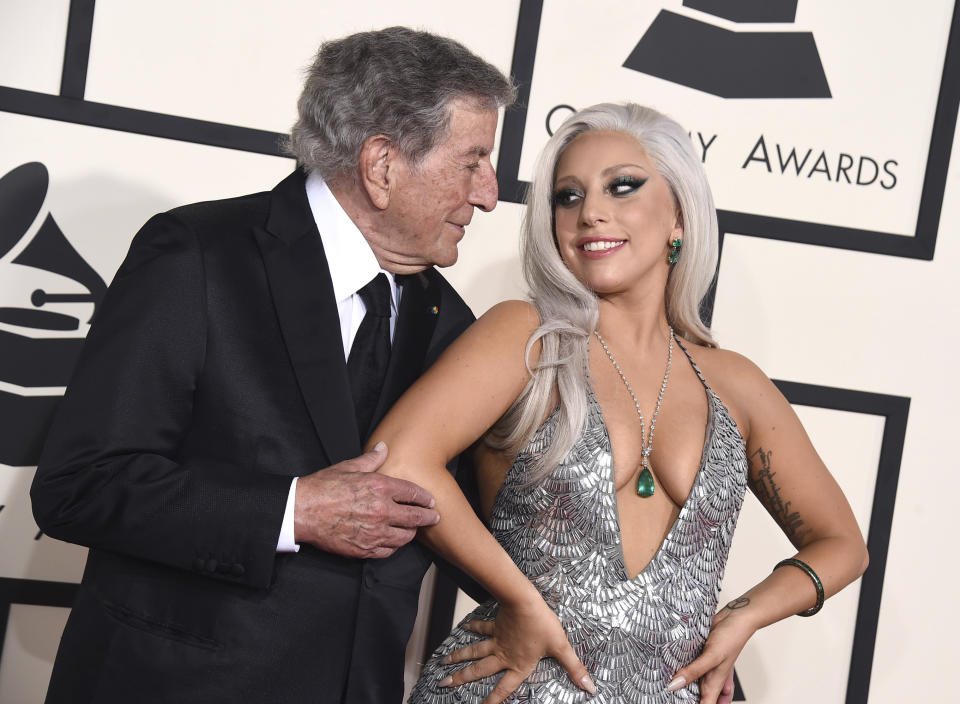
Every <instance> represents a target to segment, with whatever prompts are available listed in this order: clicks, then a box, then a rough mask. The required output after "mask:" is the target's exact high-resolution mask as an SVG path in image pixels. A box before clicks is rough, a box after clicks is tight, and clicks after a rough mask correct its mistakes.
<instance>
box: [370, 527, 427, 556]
mask: <svg viewBox="0 0 960 704" xmlns="http://www.w3.org/2000/svg"><path fill="white" fill-rule="evenodd" d="M416 537H417V531H416V529H414V528H389V529H387V530H385V531H384V532H383V536H382V537H381V538H380V544H379V545H377V547H378V548H389V549H390V550H391V551H392V550H396V549H397V548H399V547H401V546H403V545H406V544H407V543H409V542H410V541H411V540H413V539H414V538H416Z"/></svg>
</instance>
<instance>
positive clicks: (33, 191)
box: [0, 162, 107, 466]
mask: <svg viewBox="0 0 960 704" xmlns="http://www.w3.org/2000/svg"><path fill="white" fill-rule="evenodd" d="M48 183H49V178H48V175H47V169H46V167H45V166H44V165H43V164H41V163H39V162H30V163H28V164H23V165H21V166H18V167H17V168H15V169H14V170H13V171H11V172H9V173H8V174H6V175H5V176H3V177H2V178H0V282H2V285H0V297H2V298H0V419H2V422H0V463H2V464H6V465H13V466H29V465H34V464H36V463H37V460H38V459H39V457H40V450H41V448H42V446H43V438H44V435H45V434H46V431H47V428H48V427H49V425H50V421H51V419H52V417H53V412H54V410H55V409H56V406H57V403H59V401H60V398H61V396H62V395H63V387H65V386H66V384H67V381H68V380H69V378H70V374H71V372H72V371H73V367H74V364H75V363H76V360H77V356H78V355H79V352H80V348H81V346H82V345H83V340H84V337H85V336H86V331H87V329H88V327H89V322H90V320H91V318H92V317H93V314H94V312H95V311H96V308H97V306H98V305H99V303H100V300H101V299H102V298H103V294H104V293H105V292H106V289H107V286H106V284H105V283H104V281H103V279H102V278H100V275H99V274H97V272H96V271H94V270H93V268H92V267H91V266H90V265H89V264H87V262H86V261H84V259H83V257H81V256H80V255H79V254H78V253H77V251H76V250H75V249H74V248H73V246H72V245H71V244H70V242H69V241H68V240H67V238H66V237H65V236H64V234H63V232H62V231H61V230H60V227H59V226H58V225H57V223H56V221H55V220H54V218H53V215H52V214H51V213H50V212H49V207H48V204H47V203H46V200H47V198H46V196H47V186H48Z"/></svg>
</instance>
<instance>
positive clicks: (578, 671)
mask: <svg viewBox="0 0 960 704" xmlns="http://www.w3.org/2000/svg"><path fill="white" fill-rule="evenodd" d="M551 655H552V656H553V657H554V658H556V660H557V662H559V663H560V665H561V666H562V667H563V669H564V670H566V671H567V674H568V675H570V679H571V680H573V683H574V684H575V685H577V686H578V687H579V688H580V689H582V690H584V691H585V692H589V693H590V694H596V693H597V686H596V685H595V684H594V683H593V680H592V679H591V678H590V674H589V673H588V672H587V668H586V667H584V664H583V663H582V662H580V658H578V657H577V654H576V653H575V652H574V650H573V647H572V646H571V645H570V641H568V640H566V639H564V641H563V645H562V646H561V647H560V650H559V652H554V653H551Z"/></svg>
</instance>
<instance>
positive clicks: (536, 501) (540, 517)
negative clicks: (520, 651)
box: [409, 345, 747, 704]
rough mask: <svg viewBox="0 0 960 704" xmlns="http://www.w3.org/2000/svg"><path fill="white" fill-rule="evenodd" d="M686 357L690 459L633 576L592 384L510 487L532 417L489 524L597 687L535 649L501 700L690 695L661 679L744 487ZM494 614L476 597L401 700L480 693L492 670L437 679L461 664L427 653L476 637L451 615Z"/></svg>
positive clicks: (741, 453)
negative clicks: (536, 476) (568, 434)
mask: <svg viewBox="0 0 960 704" xmlns="http://www.w3.org/2000/svg"><path fill="white" fill-rule="evenodd" d="M681 349H683V351H684V352H686V349H684V348H683V347H682V345H681ZM687 357H688V358H689V353H688V354H687ZM690 363H691V364H693V368H694V370H695V371H696V373H697V376H699V377H700V380H701V381H702V382H703V385H704V388H705V389H706V394H707V401H708V409H709V413H708V427H707V432H706V437H705V442H704V448H703V455H702V457H701V461H700V469H699V471H698V473H697V475H696V478H695V479H694V483H693V487H692V489H691V491H690V495H689V497H688V498H687V501H686V503H685V504H684V506H683V508H682V509H681V510H680V513H679V515H678V516H677V519H676V522H675V523H674V525H673V527H672V528H671V529H670V531H669V533H668V534H667V537H666V538H665V539H664V541H663V543H662V544H661V546H660V548H659V550H658V552H657V553H656V554H655V555H654V557H653V559H652V560H651V561H650V563H649V564H648V565H647V566H646V567H645V568H644V569H643V571H642V572H641V573H640V574H638V575H637V576H636V577H635V578H633V579H630V578H629V577H628V576H627V571H626V567H625V565H624V561H623V549H622V546H621V543H620V522H619V517H618V513H617V500H616V492H615V486H614V479H613V463H612V459H613V458H612V454H611V449H610V438H609V435H608V433H607V428H606V425H605V424H604V421H603V416H602V413H601V410H600V406H599V405H598V404H597V402H596V399H595V398H594V397H593V394H592V392H591V393H590V406H589V412H588V417H587V421H586V423H585V425H584V429H583V431H582V433H581V435H580V437H579V438H578V439H577V442H576V444H575V445H574V447H573V448H572V449H571V450H570V453H569V454H568V455H567V457H566V459H565V460H564V461H563V462H562V463H561V464H560V465H559V466H557V467H556V469H555V470H554V471H553V472H551V473H550V474H549V475H548V476H547V477H546V478H545V479H544V480H543V481H542V482H540V483H539V484H537V485H536V486H533V487H526V488H525V487H523V485H522V480H523V477H524V475H525V473H526V471H527V468H528V466H529V465H530V464H531V462H532V461H533V460H534V458H536V457H537V456H538V455H540V454H541V453H542V452H543V451H544V450H545V448H546V447H548V446H549V444H550V442H551V441H552V438H553V434H554V430H555V416H551V417H550V418H548V419H547V420H546V421H544V423H543V425H541V426H540V428H539V429H538V430H537V432H536V434H535V436H534V438H533V440H531V442H530V443H529V445H528V446H527V447H526V448H524V450H523V451H522V452H520V453H519V454H518V456H517V459H516V461H515V462H514V464H513V466H512V467H511V468H510V470H509V471H508V472H507V476H506V479H505V480H504V484H503V486H502V487H501V489H500V491H499V493H498V495H497V498H496V500H495V502H494V506H493V511H492V514H491V520H490V526H491V530H492V532H493V534H494V535H495V536H496V538H497V540H498V541H499V542H500V544H501V545H502V546H503V548H504V549H505V550H506V551H507V552H508V553H509V555H510V556H511V558H512V559H513V561H514V562H515V563H516V564H517V565H518V566H519V567H520V569H521V570H523V572H524V573H525V574H526V575H527V576H528V577H529V578H530V580H531V582H533V583H534V584H535V585H536V587H537V589H539V591H540V593H541V594H542V595H543V597H544V599H545V600H546V602H547V603H548V604H549V605H550V606H551V608H553V610H554V611H555V612H556V613H557V615H558V616H559V618H560V621H561V622H562V623H563V626H564V628H565V629H566V632H567V635H568V637H569V639H570V642H571V643H572V644H573V647H574V649H575V650H576V652H577V654H578V655H579V657H580V658H581V660H582V661H583V663H584V665H586V667H587V669H588V670H589V671H590V674H591V676H592V677H593V680H594V682H595V683H596V685H597V689H598V693H597V695H596V696H594V697H590V696H589V695H588V694H587V693H586V692H583V691H582V690H580V689H579V688H577V687H576V686H575V685H574V684H573V683H572V682H571V681H570V679H569V678H568V677H567V675H566V673H565V672H564V671H563V669H562V668H561V667H560V666H559V664H558V663H557V662H556V661H555V660H553V659H552V658H545V659H544V660H542V661H541V662H540V664H539V665H538V666H537V668H536V669H535V670H534V672H533V673H531V675H530V677H528V678H527V680H526V681H525V682H524V684H523V685H522V686H521V687H520V689H518V690H517V692H515V693H514V695H513V696H512V697H510V698H509V699H508V700H507V701H509V702H544V703H545V702H551V703H553V702H555V703H557V704H575V703H579V702H591V703H592V704H660V703H663V704H666V703H675V702H698V701H700V695H699V688H698V686H697V684H696V683H692V684H690V685H689V686H687V687H686V688H683V689H680V690H678V691H676V692H673V693H668V692H667V691H666V686H667V683H668V682H669V681H670V680H671V679H672V677H673V674H674V673H675V672H676V671H677V670H678V669H680V668H681V667H683V666H684V665H686V664H687V663H689V662H690V661H692V660H693V659H694V658H696V657H697V655H698V654H699V653H700V651H701V649H702V648H703V644H704V641H705V640H706V638H707V635H708V634H709V632H710V624H711V621H712V618H713V614H714V612H715V610H716V606H717V598H718V596H719V592H720V581H721V579H722V577H723V569H724V565H725V563H726V560H727V554H728V552H729V549H730V541H731V539H732V537H733V530H734V527H735V525H736V521H737V516H738V514H739V512H740V506H741V504H742V502H743V496H744V491H745V489H746V482H747V461H746V452H745V449H744V443H743V439H742V438H741V436H740V433H739V431H738V430H737V427H736V423H735V422H734V421H733V419H732V418H731V417H730V414H729V413H728V411H727V409H726V407H725V406H724V405H723V402H722V401H720V399H719V398H718V397H717V395H716V394H714V392H713V390H712V389H711V388H710V387H709V385H708V384H707V382H706V380H705V379H704V378H703V375H702V374H701V373H700V370H699V369H698V368H697V366H696V364H694V362H693V360H692V359H690ZM638 500H639V499H638ZM496 614H497V604H496V602H493V601H490V602H487V603H485V604H482V605H480V606H479V607H478V608H477V609H475V610H474V611H473V612H472V613H470V614H469V615H468V616H467V617H466V618H465V619H464V620H463V621H462V622H461V624H460V625H458V626H457V627H456V628H455V629H454V630H453V632H452V633H451V634H450V636H449V637H448V638H447V639H446V640H445V641H444V642H443V643H442V644H441V645H440V647H439V648H438V649H437V651H436V652H435V653H434V654H433V657H432V658H431V660H430V662H428V663H427V664H426V666H425V667H424V670H423V673H422V675H421V677H420V680H419V681H418V682H417V685H416V686H415V688H414V690H413V692H412V693H411V695H410V699H409V702H411V704H454V703H457V704H480V702H482V701H483V699H484V698H485V697H486V696H487V695H488V694H489V693H490V691H491V690H492V689H493V686H494V685H495V684H496V681H497V679H498V678H499V675H496V676H492V677H487V678H484V679H482V680H479V681H477V682H472V683H468V684H464V685H461V686H459V687H453V688H443V687H438V686H437V683H438V682H439V681H440V680H442V679H443V678H444V677H446V676H447V675H449V674H451V673H452V672H454V671H455V670H457V669H460V668H462V667H465V666H466V664H465V663H460V664H457V665H442V664H441V663H440V662H439V660H440V658H441V657H443V656H444V655H445V654H447V653H449V652H451V651H453V650H456V649H458V648H461V647H463V646H465V645H469V644H470V643H473V642H475V641H476V640H479V639H480V638H481V636H478V635H477V634H475V633H472V632H470V631H467V630H464V629H463V628H462V624H463V623H465V622H466V621H470V620H493V619H494V618H495V617H496Z"/></svg>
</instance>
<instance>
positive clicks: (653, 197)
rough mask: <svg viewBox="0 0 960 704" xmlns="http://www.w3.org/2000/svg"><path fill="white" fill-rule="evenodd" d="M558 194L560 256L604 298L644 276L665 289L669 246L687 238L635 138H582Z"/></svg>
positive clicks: (563, 160)
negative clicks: (676, 239)
mask: <svg viewBox="0 0 960 704" xmlns="http://www.w3.org/2000/svg"><path fill="white" fill-rule="evenodd" d="M553 194H554V196H553V212H554V222H555V227H556V237H557V245H558V247H559V249H560V256H561V257H563V261H564V262H565V263H566V265H567V267H568V268H569V269H570V271H572V272H573V273H574V275H575V276H576V277H577V278H578V279H580V280H581V281H583V282H584V284H586V285H587V286H588V287H589V288H591V289H592V290H594V291H596V292H597V293H598V294H601V295H603V294H609V293H618V292H624V291H628V290H630V289H632V288H634V287H635V286H636V284H637V283H638V282H641V281H643V280H644V279H649V283H651V284H654V283H655V284H656V285H658V286H660V287H661V288H662V287H663V286H665V285H666V277H667V274H668V273H669V265H668V264H667V253H668V252H669V248H670V246H669V243H670V241H671V240H672V239H673V238H675V237H681V236H682V232H681V228H680V224H679V217H678V215H677V207H676V205H675V202H674V198H673V194H672V193H671V192H670V187H669V186H668V185H667V182H666V181H664V179H663V177H662V176H661V175H660V173H659V172H658V171H657V169H656V167H655V166H654V165H653V162H652V161H651V160H650V157H648V156H647V154H646V152H645V151H644V150H643V147H641V146H640V143H639V142H637V140H636V139H634V138H633V137H631V136H630V135H628V134H624V133H622V132H609V131H600V130H596V131H592V132H586V133H584V134H581V135H580V136H579V137H577V138H575V139H574V140H573V141H572V142H571V143H570V144H569V145H568V146H567V148H566V150H565V151H564V153H563V155H562V156H561V157H560V161H559V162H558V163H557V180H556V183H555V184H554V189H553ZM651 277H652V278H651Z"/></svg>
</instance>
